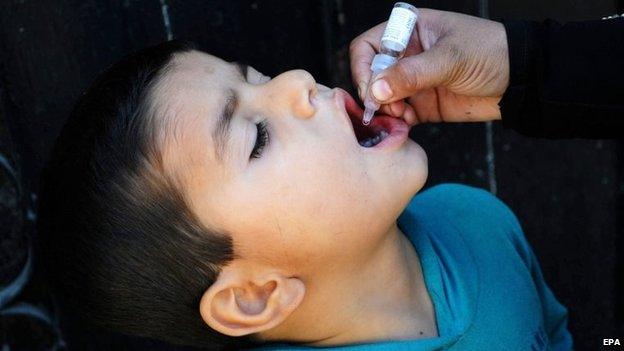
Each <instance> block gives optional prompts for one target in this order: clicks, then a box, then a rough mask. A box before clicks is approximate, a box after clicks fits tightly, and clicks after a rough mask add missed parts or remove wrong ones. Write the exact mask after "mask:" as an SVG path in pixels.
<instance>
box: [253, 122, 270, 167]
mask: <svg viewBox="0 0 624 351" xmlns="http://www.w3.org/2000/svg"><path fill="white" fill-rule="evenodd" d="M256 128H257V129H258V132H257V133H256V143H255V144H254V147H253V150H252V151H251V156H250V158H260V157H261V156H262V151H263V150H264V147H265V146H266V145H267V144H268V143H269V132H268V131H267V128H266V121H261V122H259V123H256Z"/></svg>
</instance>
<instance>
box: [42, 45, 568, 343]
mask: <svg viewBox="0 0 624 351" xmlns="http://www.w3.org/2000/svg"><path fill="white" fill-rule="evenodd" d="M360 119H361V109H360V108H359V107H358V106H357V104H356V103H355V101H354V100H353V99H352V98H351V97H350V96H349V95H348V94H347V93H345V92H344V91H342V90H339V89H329V88H327V87H325V86H322V85H320V84H317V83H316V82H315V81H314V79H313V78H312V76H311V75H310V74H308V73H307V72H305V71H290V72H286V73H283V74H281V75H279V76H277V77H274V78H273V79H270V78H269V77H266V76H264V75H262V74H261V73H259V72H257V71H256V70H254V69H253V68H251V67H247V66H244V65H241V64H233V63H227V62H224V61H222V60H220V59H218V58H216V57H214V56H211V55H208V54H205V53H202V52H200V51H197V50H194V49H193V47H192V46H191V45H189V44H188V43H183V42H177V41H173V42H167V43H164V44H161V45H158V46H156V47H151V48H148V49H145V50H143V51H141V52H139V53H137V54H135V55H132V56H130V57H128V58H126V59H124V60H122V61H121V62H119V63H117V64H116V65H114V66H113V67H111V68H110V69H109V70H107V71H106V72H105V73H104V74H103V75H102V76H101V77H100V78H99V79H98V80H97V81H96V82H95V83H94V84H93V85H92V86H91V87H90V89H89V90H88V91H87V92H86V93H85V94H84V95H83V96H82V97H81V99H80V101H79V102H78V104H77V106H76V108H75V109H74V111H73V113H72V116H71V117H70V120H69V121H68V124H67V125H66V126H65V128H64V130H63V132H62V134H61V136H60V138H59V140H58V142H57V146H56V148H55V151H54V153H53V157H52V159H51V161H50V162H49V166H48V169H47V170H46V173H45V178H44V187H43V190H42V199H41V209H40V216H41V220H40V222H39V229H40V233H41V237H42V240H43V241H44V243H43V245H42V247H43V248H44V250H43V254H44V256H45V258H46V259H45V261H44V262H47V263H48V264H47V266H48V268H49V275H50V278H51V282H52V283H53V284H54V285H55V287H56V288H57V291H58V292H59V297H60V298H61V300H62V302H63V303H64V304H65V305H66V306H68V308H71V309H72V310H75V311H77V312H78V313H79V314H80V315H81V316H82V317H83V319H84V320H86V321H89V322H92V323H95V324H97V325H100V326H104V327H107V328H111V329H114V330H118V331H121V332H125V333H129V334H134V335H140V336H147V337H153V338H158V339H162V340H167V341H170V342H173V343H179V344H187V345H195V346H200V347H207V348H210V349H240V348H244V347H252V346H261V347H269V348H277V349H301V348H307V347H336V348H342V349H354V350H377V349H379V350H390V349H392V350H433V349H439V348H449V349H458V350H460V349H461V350H463V349H467V350H486V349H492V350H503V349H505V350H506V349H519V350H528V349H535V350H542V349H547V348H549V347H550V348H552V349H557V350H567V349H570V348H571V337H570V335H569V333H568V331H567V330H566V318H567V313H566V310H565V308H564V307H563V306H561V305H560V304H559V303H558V302H557V301H556V299H555V298H554V296H553V294H552V292H551V291H550V289H549V288H548V287H547V286H546V284H545V282H544V280H543V279H542V276H541V273H540V269H539V266H538V263H537V261H536V259H535V257H534V256H533V254H532V252H531V249H530V248H529V246H528V244H527V242H526V241H525V239H524V237H523V234H522V231H521V229H520V226H519V224H518V222H517V220H516V218H515V217H514V215H513V214H512V213H511V212H510V211H509V209H508V208H507V207H505V205H504V204H502V203H501V202H500V201H498V200H497V199H496V198H495V197H493V196H491V195H489V194H488V193H487V192H485V191H481V190H476V189H473V188H469V187H466V186H460V185H443V186H437V187H434V188H432V189H430V190H428V191H425V192H423V193H422V194H420V195H418V196H415V197H414V194H415V193H416V192H418V191H419V190H420V189H421V188H422V186H423V185H424V183H425V180H426V176H427V159H426V156H425V154H424V152H423V150H422V149H421V148H420V147H419V146H418V145H417V144H416V143H415V142H413V141H412V140H410V139H408V138H407V132H408V127H407V125H406V124H405V123H404V122H402V121H401V120H399V119H397V118H392V117H387V116H386V117H383V116H381V117H378V118H375V119H374V122H373V123H372V124H371V126H370V128H364V127H362V126H361V123H360Z"/></svg>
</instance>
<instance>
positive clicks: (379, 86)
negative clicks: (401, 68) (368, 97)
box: [371, 79, 392, 101]
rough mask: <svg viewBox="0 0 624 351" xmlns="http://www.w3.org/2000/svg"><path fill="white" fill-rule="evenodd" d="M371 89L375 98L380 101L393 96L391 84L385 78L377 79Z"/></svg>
mask: <svg viewBox="0 0 624 351" xmlns="http://www.w3.org/2000/svg"><path fill="white" fill-rule="evenodd" d="M371 91H372V92H373V95H374V96H375V99H377V100H379V101H386V100H388V99H389V98H391V97H392V90H391V89H390V85H388V82H386V81H385V80H383V79H378V80H376V81H375V82H374V83H373V86H372V87H371Z"/></svg>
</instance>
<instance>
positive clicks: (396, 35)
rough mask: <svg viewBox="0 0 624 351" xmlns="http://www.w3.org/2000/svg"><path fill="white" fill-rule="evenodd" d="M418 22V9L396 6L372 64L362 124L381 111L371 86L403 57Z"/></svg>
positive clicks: (404, 4)
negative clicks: (375, 79) (378, 75)
mask: <svg viewBox="0 0 624 351" xmlns="http://www.w3.org/2000/svg"><path fill="white" fill-rule="evenodd" d="M417 20H418V9H417V8H416V7H414V6H412V5H410V4H408V3H405V2H397V3H396V4H394V8H393V9H392V13H391V14H390V19H388V23H387V24H386V28H385V30H384V33H383V36H382V37H381V43H380V45H379V53H378V54H377V55H375V57H374V58H373V62H372V64H371V73H372V74H371V78H370V80H369V81H368V84H367V86H366V92H365V98H364V117H363V118H362V122H363V123H364V124H365V125H368V124H369V123H370V121H371V120H372V119H373V115H374V114H375V112H376V111H377V110H379V103H377V102H376V101H375V100H374V99H373V97H372V93H371V91H370V87H371V84H372V82H373V81H374V78H375V76H377V74H379V72H381V71H383V70H384V69H386V68H388V67H390V66H392V65H393V64H395V63H396V62H397V61H398V60H399V59H400V58H401V57H403V55H404V54H405V49H406V48H407V44H408V43H409V41H410V38H411V36H412V32H413V31H414V27H415V26H416V21H417Z"/></svg>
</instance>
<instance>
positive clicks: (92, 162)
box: [38, 41, 252, 349]
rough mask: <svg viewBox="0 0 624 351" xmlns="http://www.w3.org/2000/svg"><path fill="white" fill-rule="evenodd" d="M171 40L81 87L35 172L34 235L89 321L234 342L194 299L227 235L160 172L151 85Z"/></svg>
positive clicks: (219, 343)
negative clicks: (38, 177) (38, 184)
mask: <svg viewBox="0 0 624 351" xmlns="http://www.w3.org/2000/svg"><path fill="white" fill-rule="evenodd" d="M193 49H194V46H193V45H192V44H190V43H188V42H181V41H170V42H165V43H162V44H160V45H156V46H153V47H149V48H146V49H144V50H141V51H139V52H137V53H135V54H132V55H130V56H128V57H126V58H124V59H122V60H121V61H120V62H118V63H116V64H115V65H113V66H112V67H110V68H109V69H107V70H106V71H105V72H104V73H103V74H102V75H101V76H100V77H99V78H98V79H97V80H96V81H95V82H94V83H93V84H92V85H91V87H90V88H89V89H88V90H87V91H86V92H85V93H84V94H83V95H82V96H81V97H80V99H79V101H78V102H77V104H76V106H75V107H74V110H73V111H72V113H71V115H70V118H69V120H68V122H67V123H66V125H65V126H64V128H63V131H62V132H61V135H60V137H59V138H58V140H57V142H56V145H55V148H54V150H53V152H52V156H51V158H50V160H49V162H48V164H47V166H46V169H45V171H44V177H43V183H42V191H41V197H40V206H39V222H38V229H39V238H40V240H41V245H40V247H41V248H42V252H41V254H42V256H44V258H43V262H44V266H46V268H47V275H48V277H49V280H50V283H51V284H52V286H53V288H54V289H55V291H56V293H57V295H58V297H59V298H60V300H61V301H62V302H63V305H64V307H66V308H71V309H72V310H74V311H77V312H78V314H79V316H80V317H81V318H84V319H86V320H88V321H89V322H91V323H92V324H94V325H97V326H102V327H105V328H107V329H112V330H116V331H120V332H123V333H126V334H132V335H138V336H145V337H151V338H156V339H161V340H165V341H168V342H172V343H176V344H185V345H193V346H199V347H209V348H211V349H226V348H237V347H241V345H248V344H249V343H251V342H252V339H251V338H249V337H240V338H234V337H229V336H226V335H223V334H220V333H218V332H216V331H214V330H212V329H211V328H209V327H208V325H207V324H206V323H205V322H204V321H203V320H202V318H201V316H200V314H199V300H200V298H201V296H202V294H203V292H204V291H205V290H206V289H207V288H208V287H209V286H210V285H211V284H212V283H213V282H214V281H215V279H216V277H217V275H218V274H219V271H220V267H221V266H222V265H224V264H226V263H227V262H229V261H231V260H232V259H233V248H232V242H231V238H230V237H229V236H228V235H225V234H223V233H215V232H214V231H210V230H208V229H207V228H206V227H205V226H203V225H202V224H201V223H200V222H199V220H198V219H197V218H196V216H195V215H194V214H193V213H192V211H191V210H190V209H189V206H188V205H187V202H186V199H185V197H184V195H183V192H182V191H180V189H178V188H177V187H176V184H177V183H176V182H175V180H173V179H170V177H167V175H166V174H165V172H164V171H163V165H162V156H161V152H160V150H159V147H158V146H159V143H158V137H157V135H158V133H160V132H159V131H158V129H159V127H162V126H159V124H158V121H157V119H156V118H155V116H154V113H153V110H154V109H153V108H152V106H151V105H152V103H151V96H150V94H151V92H152V91H153V89H154V87H155V85H156V84H157V83H158V82H159V79H161V78H162V77H163V76H164V75H165V74H166V72H167V71H168V70H170V69H171V67H172V65H174V63H173V62H172V58H173V56H174V55H175V54H177V53H184V52H188V51H191V50H193Z"/></svg>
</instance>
